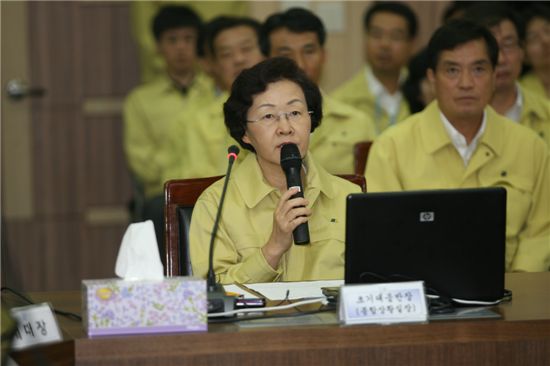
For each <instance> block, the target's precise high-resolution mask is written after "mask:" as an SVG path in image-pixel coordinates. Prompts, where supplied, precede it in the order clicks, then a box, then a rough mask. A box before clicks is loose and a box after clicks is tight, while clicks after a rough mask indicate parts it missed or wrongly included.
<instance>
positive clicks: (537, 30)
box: [521, 4, 550, 100]
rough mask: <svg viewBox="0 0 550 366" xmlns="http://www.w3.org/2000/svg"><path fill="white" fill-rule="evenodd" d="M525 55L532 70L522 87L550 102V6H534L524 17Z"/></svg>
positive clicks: (522, 82)
mask: <svg viewBox="0 0 550 366" xmlns="http://www.w3.org/2000/svg"><path fill="white" fill-rule="evenodd" d="M523 21H524V25H525V54H526V56H527V57H526V60H527V63H528V64H529V66H531V70H530V71H529V72H528V73H527V74H525V75H524V76H523V77H522V78H521V85H523V86H524V87H525V88H527V89H529V90H531V91H532V92H534V93H535V94H537V95H539V96H543V97H545V98H546V99H547V100H550V6H549V5H548V4H532V5H530V6H529V8H528V9H527V11H526V12H525V14H524V15H523Z"/></svg>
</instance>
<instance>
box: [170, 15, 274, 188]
mask: <svg viewBox="0 0 550 366" xmlns="http://www.w3.org/2000/svg"><path fill="white" fill-rule="evenodd" d="M259 30H260V24H259V23H258V22H257V21H256V20H254V19H252V18H247V17H227V16H220V17H217V18H215V19H213V20H212V21H210V22H209V23H208V24H207V25H206V27H205V45H204V46H205V51H206V56H207V60H208V63H209V64H210V66H209V68H210V70H211V72H212V75H213V77H214V79H215V81H216V88H217V96H216V99H215V100H214V101H213V102H212V103H211V104H210V105H209V106H208V107H206V108H204V109H202V110H199V111H197V112H196V113H194V114H192V115H191V116H189V123H187V122H186V123H184V122H183V121H182V122H181V123H178V124H177V130H176V132H175V133H174V134H173V136H172V139H175V140H176V141H177V139H180V138H183V139H185V140H186V144H177V142H176V141H174V142H172V143H171V144H170V145H171V146H172V147H174V148H176V149H179V150H177V151H176V152H175V154H177V155H180V156H184V157H185V161H184V162H183V163H182V164H181V165H179V166H175V167H174V168H175V170H169V171H167V172H166V175H165V176H164V179H165V180H168V179H174V178H184V179H187V178H201V177H211V176H216V175H222V174H225V170H226V167H227V159H225V156H226V155H227V148H228V147H229V146H230V145H232V144H235V143H236V142H235V141H234V140H233V139H232V138H231V136H230V135H229V132H228V131H227V128H226V126H225V124H224V121H223V103H224V102H225V101H226V100H227V97H228V96H229V93H228V92H229V90H230V89H231V85H232V84H233V81H234V80H235V78H236V77H237V75H239V73H240V72H241V71H242V70H243V69H246V68H249V67H252V66H254V65H255V64H257V63H258V62H260V61H262V60H263V59H264V57H263V55H262V53H261V52H260V45H259ZM183 118H184V119H185V118H187V117H186V116H184V117H183ZM241 155H242V156H241V157H240V159H239V161H240V160H242V158H243V157H244V155H246V153H243V154H241Z"/></svg>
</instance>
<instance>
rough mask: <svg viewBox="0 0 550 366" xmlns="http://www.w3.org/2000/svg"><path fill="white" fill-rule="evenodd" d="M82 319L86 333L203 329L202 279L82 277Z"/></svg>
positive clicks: (203, 286) (204, 309)
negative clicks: (88, 278)
mask: <svg viewBox="0 0 550 366" xmlns="http://www.w3.org/2000/svg"><path fill="white" fill-rule="evenodd" d="M82 322H83V325H84V328H85V330H86V332H87V333H88V335H89V336H97V335H112V334H136V333H167V332H192V331H206V330H207V304H206V280H203V279H199V278H194V277H170V278H165V279H163V280H160V281H159V280H156V281H155V280H140V281H127V280H121V279H104V280H83V281H82Z"/></svg>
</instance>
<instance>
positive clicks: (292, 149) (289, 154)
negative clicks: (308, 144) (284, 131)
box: [281, 144, 302, 171]
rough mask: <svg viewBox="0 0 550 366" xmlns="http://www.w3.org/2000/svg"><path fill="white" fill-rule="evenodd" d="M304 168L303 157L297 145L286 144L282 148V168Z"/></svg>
mask: <svg viewBox="0 0 550 366" xmlns="http://www.w3.org/2000/svg"><path fill="white" fill-rule="evenodd" d="M301 166H302V156H301V155H300V150H299V149H298V146H296V144H285V145H283V147H282V148H281V168H283V170H285V171H286V170H287V169H288V168H300V167H301Z"/></svg>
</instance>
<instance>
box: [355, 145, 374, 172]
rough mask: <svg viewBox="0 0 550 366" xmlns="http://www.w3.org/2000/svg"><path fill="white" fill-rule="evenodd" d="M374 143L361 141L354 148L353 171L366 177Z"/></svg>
mask: <svg viewBox="0 0 550 366" xmlns="http://www.w3.org/2000/svg"><path fill="white" fill-rule="evenodd" d="M371 145H372V141H360V142H358V143H356V144H355V145H354V146H353V171H354V173H355V174H359V175H365V165H366V164H367V158H368V156H369V151H370V147H371Z"/></svg>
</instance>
